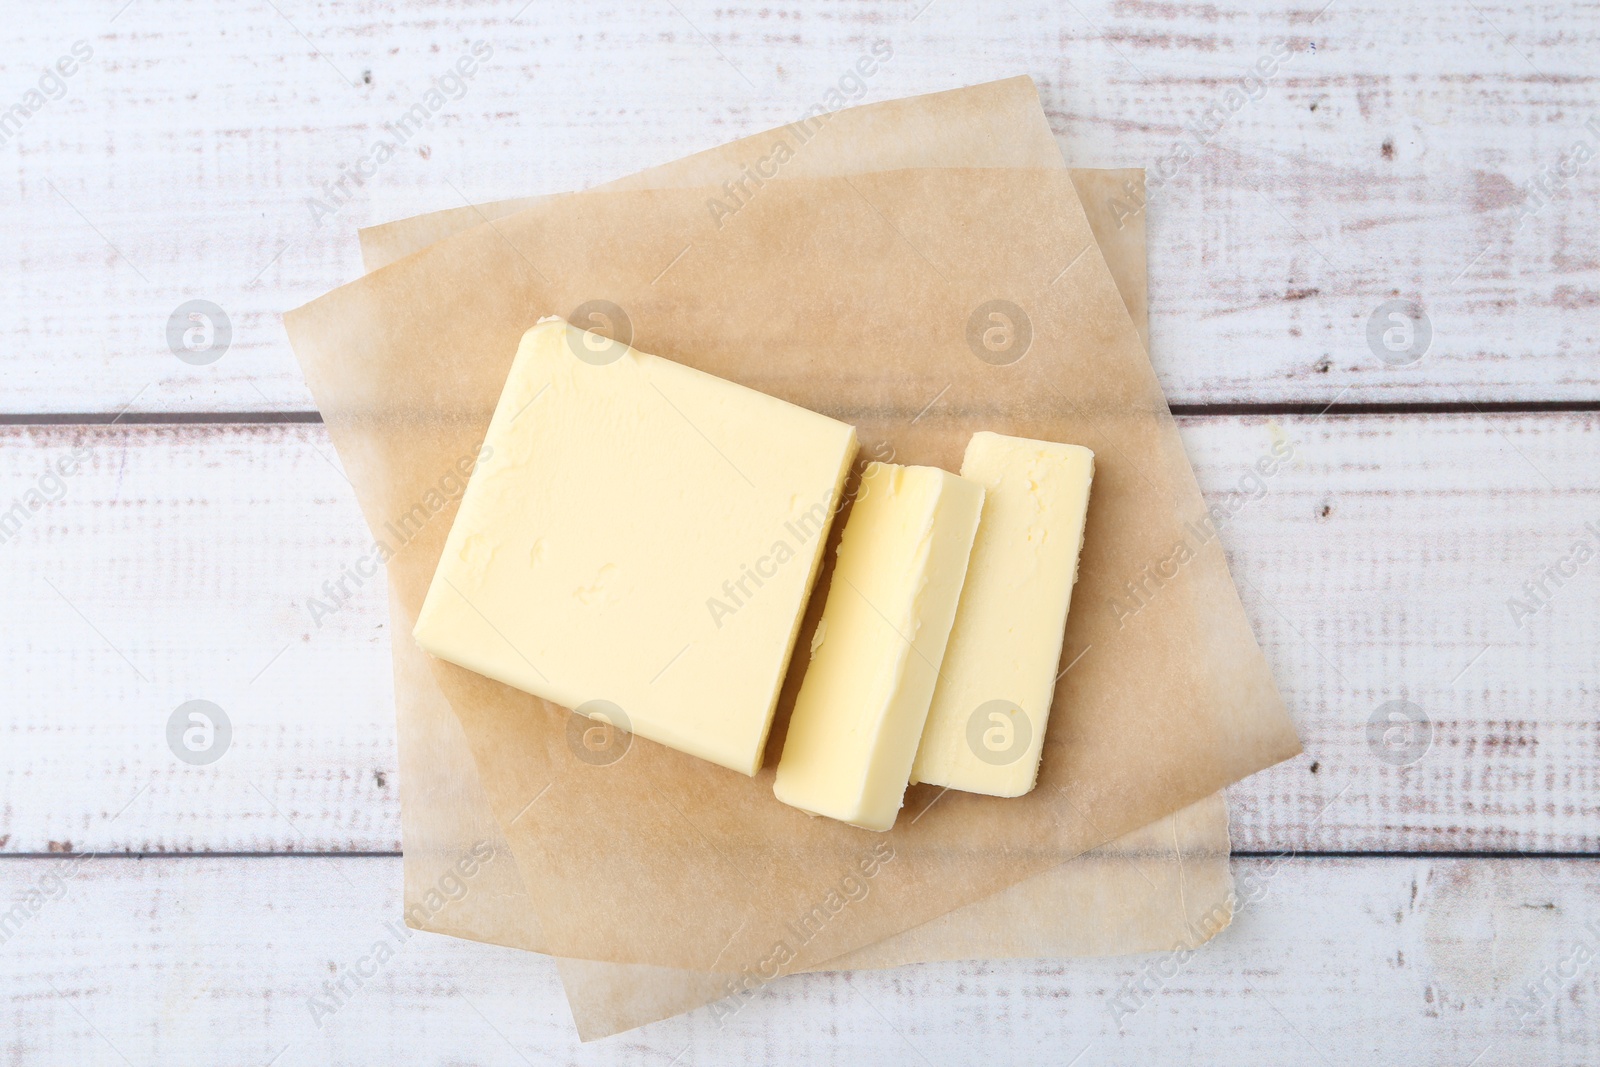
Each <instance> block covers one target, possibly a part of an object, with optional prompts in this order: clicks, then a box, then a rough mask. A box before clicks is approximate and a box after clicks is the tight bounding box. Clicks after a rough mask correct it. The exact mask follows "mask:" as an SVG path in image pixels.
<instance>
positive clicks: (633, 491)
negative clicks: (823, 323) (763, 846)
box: [415, 319, 856, 774]
mask: <svg viewBox="0 0 1600 1067" xmlns="http://www.w3.org/2000/svg"><path fill="white" fill-rule="evenodd" d="M580 353H581V358H580ZM855 453H856V435H855V429H854V428H853V427H851V426H848V425H846V424H844V423H842V422H837V421H835V420H833V419H830V418H827V417H825V416H823V415H818V414H816V413H815V412H811V411H807V410H805V409H803V408H799V407H796V406H795V405H793V404H788V403H785V402H784V401H781V400H778V399H776V398H774V397H770V396H767V395H765V394H762V393H758V392H756V391H754V390H752V389H747V388H745V387H744V386H740V385H735V384H734V383H732V382H728V381H724V380H723V379H720V378H716V377H713V376H711V375H709V374H705V373H703V372H701V371H698V370H694V369H692V368H690V367H686V366H684V365H682V364H680V363H674V362H672V361H671V360H667V359H662V358H660V357H658V356H652V355H647V354H645V353H643V352H637V351H635V350H634V349H632V348H629V347H628V346H626V345H622V344H620V343H617V342H611V341H607V340H606V339H604V338H601V337H599V336H598V335H593V334H588V333H585V332H584V331H581V330H578V329H576V328H575V327H572V326H569V325H567V324H566V323H565V322H562V321H560V320H551V319H547V320H542V321H541V322H540V323H539V324H538V325H536V326H534V327H533V328H532V329H531V330H529V331H528V332H527V333H526V334H525V335H523V338H522V343H521V346H520V347H519V348H518V350H517V356H516V361H515V363H514V364H513V366H512V368H511V373H510V376H509V378H508V379H507V381H506V385H505V390H504V392H503V393H502V394H501V397H500V402H499V404H498V406H497V407H496V408H495V413H494V418H493V420H492V421H491V422H490V425H489V433H488V437H487V439H486V442H485V446H484V448H483V450H482V453H481V458H480V461H479V464H478V467H477V469H476V470H475V471H474V472H473V474H472V478H471V480H470V481H469V482H468V485H467V489H466V492H465V493H464V495H463V497H462V500H461V508H460V511H459V512H458V513H457V515H456V519H455V524H454V525H453V526H452V527H451V529H450V534H449V537H448V539H447V541H446V542H445V547H444V555H443V557H442V558H441V560H440V561H439V567H438V570H437V572H436V573H435V575H434V579H433V583H432V585H430V586H429V588H428V594H427V598H426V599H425V601H424V603H423V606H422V612H421V615H420V617H419V618H418V620H417V626H416V630H415V636H416V639H417V642H418V643H419V644H420V645H421V646H422V647H423V648H424V649H426V650H427V651H429V652H431V653H432V654H433V655H435V656H438V657H440V658H441V659H446V660H449V661H450V662H452V663H456V664H459V665H461V666H463V667H466V668H467V669H469V670H473V671H477V672H478V673H479V674H484V675H487V676H488V677H490V678H494V679H496V680H498V681H501V682H504V683H506V684H507V685H511V686H515V687H516V688H518V689H522V690H525V691H526V692H529V693H532V694H534V695H535V696H540V697H544V698H545V699H547V700H551V701H554V702H555V703H557V704H561V705H564V706H566V707H568V708H575V709H576V708H583V707H584V706H585V705H588V704H590V702H591V701H604V702H607V703H606V704H605V705H602V706H600V708H599V710H600V711H601V712H603V716H604V718H606V720H607V721H611V722H613V725H617V726H622V727H624V728H626V729H630V730H631V731H632V732H634V733H636V734H638V735H640V736H641V737H647V738H650V739H651V740H653V741H659V742H660V743H662V744H664V745H669V746H671V747H672V748H675V749H679V750H680V751H683V752H687V753H690V754H691V755H695V756H699V757H700V758H702V759H707V760H710V761H711V762H713V763H718V764H721V765H722V766H724V767H728V768H731V769H732V770H736V771H739V772H741V773H743V774H754V773H755V772H756V771H757V770H758V769H760V767H761V758H762V749H763V747H764V746H765V744H766V739H767V731H768V729H769V727H770V726H771V724H772V713H773V709H774V707H775V705H776V702H777V697H778V691H779V689H780V687H781V686H782V684H783V677H784V672H785V670H786V669H787V667H788V663H789V656H790V653H791V652H792V650H793V648H794V643H795V637H796V635H797V634H798V632H799V625H800V618H801V615H802V613H803V612H804V610H805V606H806V601H807V599H808V597H809V596H810V592H811V587H812V584H813V583H814V581H815V580H816V576H817V570H818V564H819V562H820V561H821V558H822V546H823V545H824V544H825V543H826V541H827V533H828V527H829V524H830V522H831V519H832V516H833V513H834V511H835V510H836V508H835V503H836V501H837V499H838V496H839V493H840V491H841V488H842V485H843V481H844V476H845V474H846V472H847V471H848V470H849V467H850V464H851V463H852V462H853V460H854V458H855ZM616 709H620V711H621V715H620V716H619V715H618V714H617V710H616ZM619 719H620V720H621V721H616V720H619Z"/></svg>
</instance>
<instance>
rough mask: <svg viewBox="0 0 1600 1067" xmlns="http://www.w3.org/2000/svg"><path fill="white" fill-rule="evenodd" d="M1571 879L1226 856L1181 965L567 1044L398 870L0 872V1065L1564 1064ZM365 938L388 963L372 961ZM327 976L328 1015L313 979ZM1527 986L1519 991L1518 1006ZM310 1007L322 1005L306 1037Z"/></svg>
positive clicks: (529, 968)
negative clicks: (0, 901)
mask: <svg viewBox="0 0 1600 1067" xmlns="http://www.w3.org/2000/svg"><path fill="white" fill-rule="evenodd" d="M1593 866H1594V865H1593V863H1587V862H1572V861H1567V862H1560V861H1532V860H1476V861H1463V860H1430V859H1425V858H1388V859H1382V858H1366V859H1303V858H1292V857H1291V858H1287V859H1283V860H1269V859H1264V858H1263V859H1251V860H1239V861H1236V863H1235V869H1236V873H1237V875H1238V878H1239V883H1240V885H1241V887H1243V892H1245V893H1247V894H1249V896H1250V898H1251V899H1250V901H1249V903H1246V904H1245V905H1244V906H1243V907H1242V909H1241V911H1240V913H1239V915H1238V917H1237V918H1236V920H1235V922H1234V924H1233V926H1232V927H1231V928H1230V929H1229V930H1227V931H1225V932H1224V933H1223V934H1222V935H1221V936H1220V937H1218V939H1217V940H1216V941H1215V942H1214V943H1213V944H1212V945H1210V946H1208V947H1207V948H1206V949H1205V950H1203V951H1201V952H1199V953H1196V954H1194V955H1193V956H1192V957H1190V958H1183V957H1178V956H1171V955H1152V956H1144V957H1135V958H1131V959H1114V960H1105V959H1102V960H1094V959H1090V960H1070V961H1006V962H990V963H952V964H922V965H916V966H911V967H903V968H900V969H897V970H892V971H885V972H857V973H853V974H839V973H823V974H816V975H805V976H799V977H790V978H783V979H780V980H779V981H777V982H775V983H772V984H771V985H769V986H767V987H766V988H764V989H763V990H762V991H761V992H760V993H759V995H758V996H757V997H756V999H755V1000H754V1001H753V1002H751V1003H750V1004H748V1005H746V1006H745V1007H743V1008H742V1009H741V1010H739V1011H738V1012H737V1013H735V1014H733V1015H732V1016H731V1017H729V1018H727V1019H726V1020H724V1021H723V1022H722V1023H721V1024H720V1025H719V1021H718V1019H717V1017H716V1016H715V1015H713V1013H712V1011H711V1010H709V1009H702V1010H700V1011H697V1012H694V1013H692V1014H690V1015H687V1016H683V1017H679V1018H676V1019H671V1020H668V1021H665V1022H662V1023H657V1024H654V1025H652V1026H649V1027H645V1028H643V1029H641V1030H638V1031H634V1032H632V1033H628V1034H624V1035H620V1036H618V1037H616V1038H610V1039H606V1040H602V1041H599V1042H596V1043H594V1044H591V1045H588V1046H579V1045H577V1043H576V1039H575V1038H574V1036H573V1034H572V1029H571V1022H570V1019H569V1017H568V1015H567V1010H566V1005H565V1002H564V1000H563V998H562V994H561V989H560V985H559V982H558V980H557V977H556V973H555V968H554V967H553V966H552V964H551V963H550V961H549V960H548V959H547V958H546V957H542V956H536V955H533V954H531V953H523V952H516V951H512V950H508V949H500V948H494V947H488V946H483V945H476V944H473V943H470V942H465V941H458V940H454V939H450V938H443V937H437V936H435V935H431V934H425V933H417V934H414V935H413V936H412V937H411V938H410V939H409V940H403V939H402V938H403V935H402V934H399V933H396V932H395V930H394V928H393V927H391V926H389V925H387V924H389V923H397V922H398V921H399V918H400V910H399V899H398V893H397V891H398V887H399V883H400V861H399V860H398V859H393V858H366V859H352V858H346V859H341V860H317V859H312V858H288V857H281V858H275V859H270V860H266V859H242V858H231V859H230V858H215V857H199V858H192V859H167V860H148V861H142V862H141V861H135V860H117V859H106V860H100V861H96V862H92V863H85V864H82V865H80V866H78V867H77V868H71V867H70V866H69V864H68V861H66V860H63V859H40V860H11V861H7V862H0V885H3V886H4V887H5V889H6V890H7V896H8V897H12V896H16V895H19V894H21V895H23V896H26V894H27V893H28V891H29V890H30V889H31V890H37V891H38V892H39V894H40V898H41V899H42V900H43V903H42V904H41V905H40V907H39V910H38V911H37V913H36V914H31V915H30V916H29V917H28V918H27V919H25V920H24V921H22V922H21V923H20V924H18V925H16V926H15V927H14V931H13V933H12V934H11V935H10V940H9V941H7V942H6V944H5V945H4V946H3V949H0V987H3V988H5V989H6V990H7V992H8V994H9V995H8V997H7V1000H6V1004H5V1007H4V1008H3V1009H0V1010H3V1012H4V1020H5V1022H4V1026H3V1030H0V1033H3V1034H4V1037H3V1045H0V1052H3V1054H4V1056H5V1060H6V1062H8V1063H34V1062H41V1063H123V1062H126V1063H130V1064H139V1065H143V1064H152V1063H162V1064H169V1063H201V1062H204V1063H230V1064H232V1063H238V1064H266V1063H269V1062H271V1063H274V1064H276V1065H278V1067H298V1065H302V1064H370V1063H422V1062H427V1063H460V1064H468V1063H470V1064H518V1063H531V1064H544V1063H564V1064H586V1063H607V1064H625V1065H635V1064H636V1065H640V1067H645V1065H660V1064H665V1063H668V1062H669V1061H670V1062H676V1063H697V1064H721V1063H730V1064H732V1063H739V1064H749V1063H773V1064H777V1063H799V1062H808V1063H809V1062H826V1063H940V1064H968V1063H970V1064H992V1063H1002V1062H1003V1063H1021V1062H1052V1063H1068V1062H1073V1063H1076V1064H1079V1065H1080V1067H1091V1065H1101V1064H1117V1063H1230V1064H1238V1065H1241V1067H1244V1065H1251V1064H1263V1065H1272V1067H1282V1065H1289V1064H1314V1065H1325V1064H1350V1063H1363V1062H1372V1063H1430V1064H1434V1063H1436V1064H1458V1065H1463V1067H1464V1065H1466V1064H1469V1063H1471V1064H1476V1065H1478V1067H1513V1065H1521V1064H1530V1063H1538V1064H1550V1065H1557V1064H1569V1065H1574V1067H1576V1065H1581V1064H1587V1063H1592V1062H1593V1061H1592V1051H1593V1047H1594V1044H1595V1042H1596V1040H1597V1039H1600V967H1595V966H1592V965H1591V966H1577V965H1571V960H1572V959H1573V954H1574V953H1575V952H1576V951H1578V949H1579V946H1583V945H1588V946H1595V945H1597V944H1600V921H1596V920H1597V919H1600V888H1597V885H1596V881H1595V879H1594V877H1593V875H1594V869H1593ZM68 875H70V877H69V876H68ZM52 879H54V880H52ZM465 891H466V892H468V893H470V892H471V891H472V889H471V883H470V882H468V883H467V884H466V889H465ZM380 943H382V944H384V945H386V946H388V948H389V949H390V950H391V952H392V958H388V959H386V960H384V961H382V962H378V961H377V959H376V955H375V948H374V946H376V945H378V944H380ZM358 971H366V972H367V973H369V974H370V975H371V977H370V978H365V979H358V978H356V977H353V975H354V974H355V973H356V972H358ZM341 981H342V982H344V983H345V988H346V990H347V994H341V995H340V996H339V997H338V998H337V999H334V998H333V997H332V996H331V995H330V994H329V993H328V991H327V989H326V988H325V986H324V983H334V984H337V983H339V982H341ZM1530 983H1532V984H1534V985H1535V986H1536V987H1540V986H1542V988H1543V990H1544V992H1543V993H1542V994H1541V995H1540V996H1539V997H1530V996H1529V994H1528V993H1527V991H1526V986H1527V985H1528V984H1530ZM312 997H318V998H324V999H323V1000H322V1002H321V1003H322V1006H323V1007H324V1008H329V1007H331V1008H333V1009H335V1010H333V1011H332V1013H331V1014H327V1015H323V1016H322V1017H320V1018H314V1017H313V1014H312V1010H311V1008H310V1006H309V1004H308V1000H309V998H312ZM319 1023H320V1025H319ZM274 1057H276V1059H274ZM675 1057H676V1059H675ZM1074 1057H1078V1058H1077V1059H1074Z"/></svg>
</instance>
